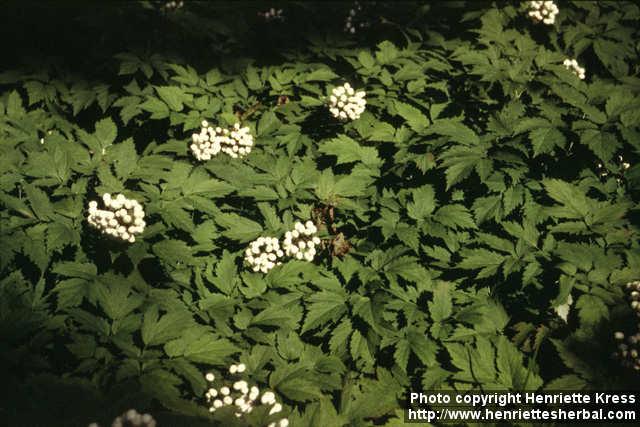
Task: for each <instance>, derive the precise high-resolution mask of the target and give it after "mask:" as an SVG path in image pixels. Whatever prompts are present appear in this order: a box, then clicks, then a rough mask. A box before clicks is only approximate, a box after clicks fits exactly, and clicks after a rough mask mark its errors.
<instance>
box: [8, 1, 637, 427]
mask: <svg viewBox="0 0 640 427" xmlns="http://www.w3.org/2000/svg"><path fill="white" fill-rule="evenodd" d="M52 3H53V2H52ZM55 3H56V6H52V5H51V4H49V5H40V6H35V5H34V4H31V5H30V6H25V5H24V4H22V3H20V2H15V3H9V5H7V6H6V10H5V14H4V16H3V17H2V21H3V22H2V24H1V26H2V28H3V29H2V31H3V32H6V33H7V34H4V37H3V39H4V42H5V43H8V42H9V40H21V35H26V34H27V33H29V32H31V36H32V37H34V36H35V39H36V40H38V41H37V42H35V43H33V44H29V43H30V42H28V41H26V40H22V42H20V41H18V42H17V43H18V44H17V45H14V46H7V49H6V50H5V51H7V52H9V53H11V52H13V53H15V55H14V56H12V55H10V54H9V55H6V57H5V61H7V60H9V59H11V61H12V62H11V63H10V64H9V63H5V64H4V67H3V69H2V70H0V71H2V73H1V74H0V170H1V171H2V176H1V178H0V206H2V210H1V212H0V230H1V231H0V245H1V247H2V250H1V251H0V252H1V258H0V328H1V330H2V334H1V335H0V337H1V339H0V358H1V360H0V375H1V376H2V378H3V379H4V381H3V383H4V384H3V385H4V386H5V387H8V389H10V390H11V395H12V398H11V399H9V400H7V401H5V402H3V403H2V406H1V409H0V410H1V412H0V424H3V425H12V426H15V425H22V424H20V422H21V421H19V420H23V421H22V422H24V425H37V421H36V420H42V419H45V420H48V421H47V422H45V423H44V424H42V425H58V424H59V425H65V426H72V425H73V426H75V425H78V426H80V425H87V424H88V423H89V422H91V421H94V420H100V421H101V423H107V422H109V420H110V419H112V418H113V416H115V415H116V414H118V413H121V412H122V411H123V410H125V409H127V408H129V407H137V408H138V409H140V410H146V411H150V412H151V413H153V414H154V417H156V419H158V421H159V423H160V425H161V426H162V425H179V423H180V422H184V423H186V424H184V425H196V421H195V419H191V418H184V417H199V418H201V419H202V420H201V422H202V423H203V424H202V425H209V424H207V423H206V422H205V420H206V419H207V418H208V417H209V413H208V411H207V407H206V405H205V403H204V398H203V395H204V392H205V388H206V382H205V380H204V376H203V373H204V372H209V371H212V372H215V373H216V374H217V375H220V372H223V371H224V370H225V369H226V367H228V366H229V364H231V363H235V362H238V361H241V362H243V363H245V364H246V365H247V373H248V377H249V378H250V379H251V381H252V382H254V383H257V384H260V385H261V387H265V388H270V389H273V390H274V391H275V392H276V393H277V394H278V396H279V397H280V398H281V399H282V400H283V401H284V403H285V411H284V412H283V413H284V414H285V415H287V416H289V419H290V421H291V423H292V425H293V426H341V425H373V423H376V424H384V425H400V424H402V419H403V413H402V410H401V408H402V406H403V405H404V400H405V398H406V395H407V392H408V391H409V390H420V389H423V390H428V389H436V388H440V389H451V388H453V389H470V388H482V389H500V390H537V389H561V390H574V389H584V388H587V389H588V388H591V389H599V390H601V389H616V388H627V389H628V388H637V383H638V377H637V374H635V373H634V374H632V375H629V372H628V371H624V370H623V369H622V368H621V367H620V366H619V364H618V363H617V362H615V361H614V360H612V359H611V353H612V352H613V351H614V349H615V344H614V339H613V331H616V330H624V331H627V330H630V329H629V328H634V327H635V323H634V322H633V315H632V313H631V311H630V309H629V307H628V305H626V304H625V303H624V299H623V286H622V285H624V284H625V283H626V282H628V281H631V280H635V279H638V276H640V251H639V247H640V244H639V240H638V235H639V234H638V233H639V232H640V228H639V227H638V204H637V203H638V200H640V127H639V124H640V97H639V95H640V78H639V76H638V74H639V73H640V65H639V64H640V61H638V52H639V50H640V43H639V42H638V40H640V37H639V36H640V34H639V32H640V25H639V20H640V9H639V8H638V6H637V5H634V4H633V3H631V2H598V3H597V4H596V3H595V2H583V1H580V2H578V1H576V2H567V3H559V8H560V14H559V16H558V18H557V19H556V23H555V24H554V25H542V24H537V25H536V24H534V23H532V22H531V21H530V20H529V19H527V16H526V7H525V6H524V4H522V5H521V4H519V3H513V2H510V3H500V4H490V3H480V2H468V3H467V2H436V4H434V5H433V6H429V5H415V4H412V3H402V4H395V5H384V4H378V5H374V4H371V5H366V4H365V10H364V11H363V12H362V14H363V16H362V17H361V18H360V19H367V20H369V22H370V23H371V24H370V26H369V27H367V28H365V29H363V30H362V31H361V32H358V33H356V34H355V35H346V34H344V32H343V31H342V26H343V24H344V19H343V17H344V16H346V14H347V13H348V10H349V7H350V5H349V4H347V3H341V4H334V5H330V6H327V5H326V4H324V5H323V4H313V3H306V2H303V3H289V4H284V5H281V7H283V8H284V16H285V18H286V19H285V21H284V22H281V23H280V22H264V20H261V19H260V17H259V16H258V15H257V13H256V12H257V11H259V10H262V9H263V8H264V7H269V6H270V5H268V4H266V3H265V5H261V4H256V3H247V4H245V3H232V4H226V3H218V2H212V3H198V2H189V1H186V2H185V6H184V7H183V8H182V9H179V10H177V11H175V12H168V11H162V10H160V9H158V8H157V7H156V6H155V5H153V4H150V3H145V2H143V3H140V4H138V3H137V2H131V3H122V4H118V3H107V5H106V6H103V7H97V8H95V7H90V8H87V7H79V6H78V5H68V4H66V3H62V4H57V3H58V2H55ZM25 22H29V25H27V26H26V27H25V26H24V24H25ZM8 34H13V35H14V36H12V37H15V39H14V38H9V36H8ZM20 43H22V45H20ZM65 43H67V44H66V45H65ZM567 57H569V58H574V57H575V58H578V60H579V62H580V63H581V64H583V66H584V67H585V68H586V74H587V78H586V80H580V79H578V78H577V77H576V76H575V75H574V74H572V73H571V72H569V71H567V70H566V69H565V67H563V66H562V61H563V60H564V59H565V58H567ZM345 81H347V82H350V83H351V84H352V85H353V86H354V87H356V88H362V89H364V90H365V91H366V99H367V109H366V112H365V113H364V114H363V115H362V117H361V118H360V119H358V120H356V121H353V122H348V123H341V122H338V121H336V120H334V119H333V118H332V117H331V116H330V114H329V113H328V111H327V108H326V99H325V97H326V95H327V94H328V93H329V91H330V90H331V88H333V87H334V86H336V85H339V84H342V83H343V82H345ZM203 119H206V120H208V121H209V122H211V123H220V124H224V125H231V124H233V123H235V122H236V121H237V120H240V121H241V122H242V124H243V125H247V126H249V127H250V128H251V130H252V133H253V135H254V136H255V140H256V144H255V147H254V149H253V151H252V152H251V154H250V155H248V156H247V157H246V158H243V159H231V158H230V157H228V156H218V157H216V158H214V159H212V160H210V161H207V162H198V161H197V160H195V158H194V157H193V156H192V155H191V153H190V151H189V144H190V141H191V134H192V133H193V132H198V131H199V128H200V122H201V121H202V120H203ZM619 156H621V157H622V159H624V162H627V163H630V167H629V168H628V169H625V168H624V167H623V165H622V163H621V160H620V157H619ZM598 164H601V165H602V166H601V167H600V168H598ZM604 170H606V171H607V172H606V174H605V173H604V172H602V171H604ZM105 192H109V193H118V192H123V193H124V194H126V195H127V196H128V197H134V198H135V199H137V200H138V201H140V203H141V204H142V205H143V206H144V209H145V212H146V214H147V216H146V220H147V223H148V226H147V228H146V230H145V231H144V233H143V234H142V235H141V236H140V237H139V238H137V240H136V242H135V243H133V244H125V243H120V242H117V241H114V240H110V239H108V238H106V237H104V236H102V235H100V234H99V233H98V232H96V230H95V229H92V228H90V227H89V226H88V225H87V223H86V214H87V204H88V203H89V201H91V200H96V199H98V198H99V197H100V196H101V195H102V194H103V193H105ZM309 219H311V220H313V221H314V222H315V223H316V224H317V225H318V227H319V229H320V237H321V238H322V239H323V249H322V251H321V252H320V253H319V255H318V256H317V257H316V259H315V260H314V262H302V261H289V262H286V263H284V264H283V265H282V266H278V267H276V268H274V269H273V270H272V271H270V272H269V273H267V274H266V275H265V274H261V273H253V272H251V271H250V270H249V269H248V268H247V266H246V265H245V264H243V261H242V258H243V251H244V249H245V248H246V245H247V244H248V242H250V241H251V240H253V239H255V238H257V237H258V236H261V235H272V236H282V235H283V234H284V232H285V231H286V230H289V229H291V227H292V225H293V223H294V222H295V221H298V220H300V221H307V220H309ZM569 296H571V298H570V299H569V301H573V303H572V304H570V305H569V313H568V317H567V318H566V321H565V320H563V319H561V317H559V315H558V314H557V312H556V309H557V308H558V307H560V306H563V305H565V307H564V309H566V303H567V301H568V297H569ZM636 323H637V322H636ZM634 375H636V376H634ZM43 414H44V415H43ZM227 415H228V414H218V413H216V416H215V417H213V418H215V419H217V420H218V421H219V422H221V423H222V425H231V424H232V423H233V422H235V421H234V420H235V418H234V417H230V419H226V421H221V420H223V419H224V417H225V416H227ZM254 415H255V416H254V417H253V418H254V419H253V421H252V422H256V423H258V421H259V419H258V415H256V414H254ZM183 416H184V417H183ZM25 417H27V419H29V418H28V417H33V418H32V419H31V421H24V420H25ZM42 417H44V418H42ZM181 417H183V418H181ZM228 418H229V417H228ZM171 420H173V421H171ZM185 420H190V421H185ZM163 421H164V423H163ZM199 422H200V421H199ZM172 423H174V424H172ZM198 425H199V424H198ZM256 425H261V424H256ZM264 425H266V424H264Z"/></svg>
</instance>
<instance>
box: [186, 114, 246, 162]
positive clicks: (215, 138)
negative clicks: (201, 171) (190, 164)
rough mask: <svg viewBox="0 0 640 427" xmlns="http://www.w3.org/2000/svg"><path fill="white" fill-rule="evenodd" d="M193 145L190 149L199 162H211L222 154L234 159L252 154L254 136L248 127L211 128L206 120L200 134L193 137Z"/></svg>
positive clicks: (236, 125)
mask: <svg viewBox="0 0 640 427" xmlns="http://www.w3.org/2000/svg"><path fill="white" fill-rule="evenodd" d="M191 139H192V140H193V143H192V144H191V146H190V148H191V151H192V152H193V155H194V156H195V157H196V159H198V160H210V159H211V158H212V157H213V156H216V155H218V153H220V152H222V153H225V154H228V155H229V156H231V157H233V158H234V159H236V158H238V157H244V156H246V155H247V154H249V153H250V152H251V147H252V146H253V135H251V133H249V128H248V127H240V123H236V124H235V125H233V126H232V127H230V128H228V129H223V128H221V127H219V126H218V127H216V128H214V127H213V126H209V123H208V122H207V121H206V120H203V121H202V129H200V133H194V134H193V135H191Z"/></svg>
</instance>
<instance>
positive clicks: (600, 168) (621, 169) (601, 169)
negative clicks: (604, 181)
mask: <svg viewBox="0 0 640 427" xmlns="http://www.w3.org/2000/svg"><path fill="white" fill-rule="evenodd" d="M630 167H631V163H629V162H625V161H624V158H623V157H622V156H620V155H619V156H618V171H610V170H609V169H607V168H606V167H605V166H604V165H603V164H602V163H600V162H599V163H596V169H597V172H598V175H599V176H600V178H606V177H607V176H609V175H610V174H611V175H612V176H615V177H616V181H617V182H618V184H620V183H621V182H622V180H621V177H622V176H623V175H624V173H625V172H626V170H627V169H629V168H630Z"/></svg>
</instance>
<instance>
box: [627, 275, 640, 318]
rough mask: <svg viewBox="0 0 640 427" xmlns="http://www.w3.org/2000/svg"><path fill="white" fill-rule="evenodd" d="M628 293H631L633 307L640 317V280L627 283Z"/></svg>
mask: <svg viewBox="0 0 640 427" xmlns="http://www.w3.org/2000/svg"><path fill="white" fill-rule="evenodd" d="M627 293H628V294H629V300H630V305H631V308H632V309H633V310H634V311H635V312H636V314H637V315H638V317H640V280H636V281H635V282H629V283H627Z"/></svg>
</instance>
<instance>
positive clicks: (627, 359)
mask: <svg viewBox="0 0 640 427" xmlns="http://www.w3.org/2000/svg"><path fill="white" fill-rule="evenodd" d="M638 326H639V327H640V325H638ZM614 336H615V338H616V340H617V341H618V342H619V344H618V351H617V352H615V353H614V356H615V357H616V358H618V359H620V363H621V364H622V366H624V367H625V368H631V369H634V370H636V371H640V358H639V357H638V355H639V354H640V332H636V333H635V335H630V336H628V337H627V339H626V340H625V336H624V333H622V332H616V333H615V335H614Z"/></svg>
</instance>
